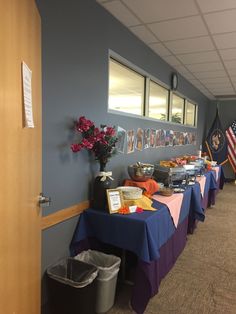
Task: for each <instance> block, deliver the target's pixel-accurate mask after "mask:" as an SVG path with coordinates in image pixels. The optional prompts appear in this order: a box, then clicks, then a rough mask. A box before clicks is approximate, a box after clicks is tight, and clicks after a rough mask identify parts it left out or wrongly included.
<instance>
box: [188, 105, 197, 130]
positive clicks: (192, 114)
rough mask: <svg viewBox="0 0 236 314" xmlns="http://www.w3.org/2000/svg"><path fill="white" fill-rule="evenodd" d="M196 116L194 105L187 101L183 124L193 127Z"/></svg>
mask: <svg viewBox="0 0 236 314" xmlns="http://www.w3.org/2000/svg"><path fill="white" fill-rule="evenodd" d="M195 116H196V105H195V104H193V103H191V102H190V101H187V103H186V111H185V124H187V125H191V126H194V125H195Z"/></svg>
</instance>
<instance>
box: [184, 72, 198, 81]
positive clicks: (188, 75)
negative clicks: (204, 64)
mask: <svg viewBox="0 0 236 314" xmlns="http://www.w3.org/2000/svg"><path fill="white" fill-rule="evenodd" d="M183 76H184V77H185V78H186V79H187V80H188V81H189V80H196V79H195V76H194V75H193V74H192V73H190V72H189V73H185V74H183Z"/></svg>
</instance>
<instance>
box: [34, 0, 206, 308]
mask: <svg viewBox="0 0 236 314" xmlns="http://www.w3.org/2000/svg"><path fill="white" fill-rule="evenodd" d="M37 3H38V6H39V10H40V14H41V18H42V49H43V53H42V58H43V59H42V64H43V69H42V73H43V192H44V193H45V194H46V195H49V196H51V197H52V205H51V206H50V207H49V208H48V209H46V210H45V211H44V215H48V214H51V213H53V212H55V211H58V210H60V209H63V208H66V207H69V206H72V205H74V204H77V203H79V202H81V201H84V200H87V199H88V198H89V191H90V185H91V182H92V180H93V178H94V175H95V173H96V171H97V170H98V165H97V164H96V163H95V162H94V161H93V160H91V159H90V158H89V156H88V153H87V152H86V151H84V152H80V153H79V154H73V153H72V152H71V151H70V143H71V140H72V134H71V130H70V127H71V122H72V120H73V119H74V118H76V117H79V116H81V115H85V116H86V117H87V118H89V119H91V120H93V121H95V123H96V124H97V125H100V124H101V123H104V124H109V125H120V126H122V127H123V128H125V129H132V128H135V129H136V128H137V127H141V128H148V127H150V128H162V127H164V128H166V129H173V130H176V131H184V130H186V129H187V131H189V132H193V131H196V132H197V138H198V143H197V146H192V145H186V146H183V147H181V148H178V147H175V148H173V147H166V148H159V149H147V150H145V151H143V152H135V153H133V154H129V155H127V154H125V155H117V156H115V157H113V158H112V159H111V161H110V162H109V164H108V168H109V170H112V171H113V176H114V178H115V179H116V181H115V183H116V184H118V183H119V182H121V180H122V179H123V178H125V177H127V171H126V169H127V165H129V164H131V163H134V162H136V161H142V162H150V163H154V162H156V161H158V160H160V159H164V158H170V157H173V156H178V155H183V154H187V153H190V154H193V153H196V151H197V149H198V148H199V144H200V143H201V142H202V137H203V134H204V132H205V129H204V128H205V119H206V118H205V117H206V112H207V108H208V99H207V98H206V97H205V96H204V95H202V94H201V93H200V92H199V91H198V90H197V89H196V88H194V87H193V86H192V85H191V84H190V83H189V82H187V81H186V80H185V79H184V78H183V77H181V76H179V87H178V91H179V92H180V93H182V94H184V95H185V96H187V97H188V98H190V99H192V100H193V101H195V102H197V103H198V105H199V114H198V128H197V130H196V129H194V128H185V127H183V126H180V125H173V124H168V123H166V124H163V123H158V122H153V121H149V120H145V119H142V118H135V117H125V116H122V115H114V114H110V113H108V112H107V100H108V95H107V91H108V50H109V49H111V50H113V51H114V52H116V53H117V54H119V55H121V56H122V57H124V58H126V59H127V60H129V61H130V62H131V63H133V64H135V65H136V66H138V67H139V68H141V69H143V70H144V71H146V72H148V73H149V74H151V75H153V76H154V77H156V78H157V79H159V80H160V81H162V82H164V83H165V84H167V85H170V77H171V73H172V72H173V71H174V69H173V68H172V67H171V66H169V65H168V64H166V63H165V61H163V60H162V59H161V58H160V57H158V56H157V55H156V54H155V53H154V52H153V51H152V50H151V49H149V48H148V47H147V46H145V44H144V43H143V42H142V41H140V40H139V39H138V38H137V37H135V36H134V35H133V34H132V33H131V32H129V31H128V29H127V28H125V27H124V26H123V25H121V24H120V23H119V22H118V21H117V20H116V19H115V18H114V17H112V16H111V15H110V14H109V13H108V12H107V11H106V10H105V9H103V8H102V7H101V6H100V5H98V4H97V3H96V2H95V0H38V1H37ZM77 219H78V218H74V219H70V220H68V221H66V222H64V223H61V224H58V225H57V226H55V227H52V228H50V229H48V230H46V231H44V232H43V235H42V240H43V241H42V272H43V273H44V271H45V269H46V268H47V266H48V265H49V264H51V263H53V262H55V261H56V260H58V259H59V258H61V257H63V256H66V255H68V254H69V252H68V246H69V242H70V240H71V237H72V234H73V231H74V228H75V224H76V221H77ZM43 290H44V289H43ZM45 300H46V297H45V293H44V292H43V303H44V302H45Z"/></svg>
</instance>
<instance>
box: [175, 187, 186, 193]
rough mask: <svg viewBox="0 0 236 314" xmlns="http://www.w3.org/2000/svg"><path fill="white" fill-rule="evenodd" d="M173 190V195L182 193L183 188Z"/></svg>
mask: <svg viewBox="0 0 236 314" xmlns="http://www.w3.org/2000/svg"><path fill="white" fill-rule="evenodd" d="M173 190H174V192H175V193H183V192H184V191H185V189H183V188H174V189H173Z"/></svg>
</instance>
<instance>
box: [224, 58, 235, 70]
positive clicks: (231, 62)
mask: <svg viewBox="0 0 236 314" xmlns="http://www.w3.org/2000/svg"><path fill="white" fill-rule="evenodd" d="M224 64H225V66H226V68H227V69H235V68H236V60H228V61H225V62H224Z"/></svg>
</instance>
